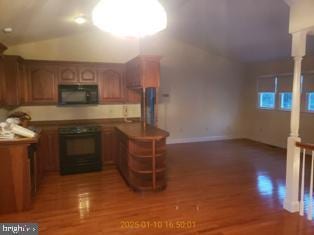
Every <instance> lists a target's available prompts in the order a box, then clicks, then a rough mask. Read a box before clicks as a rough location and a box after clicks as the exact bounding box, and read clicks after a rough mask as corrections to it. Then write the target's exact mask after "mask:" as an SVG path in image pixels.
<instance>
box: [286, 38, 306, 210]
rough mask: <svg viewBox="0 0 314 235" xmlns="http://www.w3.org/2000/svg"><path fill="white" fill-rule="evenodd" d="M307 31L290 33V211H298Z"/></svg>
mask: <svg viewBox="0 0 314 235" xmlns="http://www.w3.org/2000/svg"><path fill="white" fill-rule="evenodd" d="M306 34H307V32H297V33H293V35H292V56H293V57H294V75H293V91H292V93H293V94H292V109H291V120H290V136H289V137H288V146H287V165H286V197H285V201H284V208H285V209H286V210H288V211H290V212H297V211H299V171H300V148H298V147H296V146H295V143H296V142H299V141H301V138H300V137H299V126H300V100H301V99H300V97H301V65H302V58H303V56H304V55H305V47H306Z"/></svg>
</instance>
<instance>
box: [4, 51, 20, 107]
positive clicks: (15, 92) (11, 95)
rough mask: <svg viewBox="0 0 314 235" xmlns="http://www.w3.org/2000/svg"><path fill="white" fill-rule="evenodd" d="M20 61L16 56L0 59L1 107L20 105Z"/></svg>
mask: <svg viewBox="0 0 314 235" xmlns="http://www.w3.org/2000/svg"><path fill="white" fill-rule="evenodd" d="M21 66H22V59H21V58H20V57H18V56H2V57H0V79H1V81H0V90H1V92H0V96H1V104H2V105H3V106H8V107H14V106H18V105H20V101H21V99H20V98H21V94H20V79H21V76H22V73H21V71H22V70H21Z"/></svg>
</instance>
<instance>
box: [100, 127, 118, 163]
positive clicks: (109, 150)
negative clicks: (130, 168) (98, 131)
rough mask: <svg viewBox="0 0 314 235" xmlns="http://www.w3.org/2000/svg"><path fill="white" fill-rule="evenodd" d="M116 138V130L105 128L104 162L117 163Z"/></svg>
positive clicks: (103, 135) (103, 141)
mask: <svg viewBox="0 0 314 235" xmlns="http://www.w3.org/2000/svg"><path fill="white" fill-rule="evenodd" d="M115 146H116V140H115V135H114V130H111V129H104V130H103V131H102V162H103V164H113V163H115V155H116V150H115V148H116V147H115Z"/></svg>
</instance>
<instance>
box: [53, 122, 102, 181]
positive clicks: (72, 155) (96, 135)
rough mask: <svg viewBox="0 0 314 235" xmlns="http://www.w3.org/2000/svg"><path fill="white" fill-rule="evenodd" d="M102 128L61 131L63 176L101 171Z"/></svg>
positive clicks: (71, 128) (66, 129)
mask: <svg viewBox="0 0 314 235" xmlns="http://www.w3.org/2000/svg"><path fill="white" fill-rule="evenodd" d="M100 141H101V128H100V127H99V126H81V127H67V128H60V129H59V142H60V143H59V144H60V172H61V175H66V174H75V173H82V172H91V171H100V170H101V168H102V164H101V147H100V144H101V143H100Z"/></svg>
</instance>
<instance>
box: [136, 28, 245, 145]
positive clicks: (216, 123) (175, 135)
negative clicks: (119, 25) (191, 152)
mask: <svg viewBox="0 0 314 235" xmlns="http://www.w3.org/2000/svg"><path fill="white" fill-rule="evenodd" d="M140 45H141V53H144V54H159V55H161V56H162V57H163V58H162V60H161V88H160V94H161V96H162V94H169V95H170V96H169V98H165V97H161V99H160V105H159V125H160V127H161V128H164V129H166V130H168V131H169V132H170V142H182V141H193V140H195V141H197V140H212V139H223V138H232V137H239V136H240V137H241V136H242V132H241V128H242V126H241V125H242V123H241V115H242V110H241V102H242V90H243V81H244V79H243V76H244V73H243V72H244V69H243V66H242V65H241V64H239V63H237V62H235V61H232V60H230V59H228V58H225V57H221V56H216V55H212V54H208V53H207V52H205V51H203V50H201V49H199V48H196V47H194V46H192V45H190V44H186V43H183V42H181V41H178V40H176V39H174V38H171V37H169V36H168V35H166V34H159V35H158V36H155V37H152V38H148V39H146V40H143V41H142V42H141V44H140Z"/></svg>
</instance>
